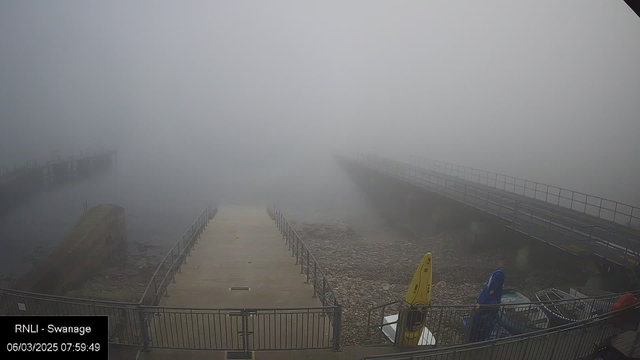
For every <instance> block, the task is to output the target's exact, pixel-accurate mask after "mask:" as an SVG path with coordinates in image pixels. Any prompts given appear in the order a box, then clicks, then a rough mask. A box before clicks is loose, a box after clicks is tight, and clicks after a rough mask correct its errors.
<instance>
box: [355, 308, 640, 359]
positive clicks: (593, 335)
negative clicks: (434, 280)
mask: <svg viewBox="0 0 640 360" xmlns="http://www.w3.org/2000/svg"><path fill="white" fill-rule="evenodd" d="M639 311H640V305H634V306H632V307H629V308H625V309H621V310H617V311H614V312H610V313H607V314H603V315H599V316H596V317H593V318H590V319H587V320H583V321H579V322H575V323H570V324H566V325H563V326H559V327H557V328H554V329H552V330H541V331H536V332H531V333H525V334H521V335H517V336H510V337H504V338H496V339H493V340H489V341H482V342H478V343H471V344H464V345H457V346H450V347H445V348H431V349H425V350H419V351H409V352H403V353H396V354H389V355H374V356H368V357H365V358H364V360H373V359H377V360H381V359H385V360H432V359H433V360H435V359H438V360H453V359H455V360H466V359H469V360H471V359H525V360H529V359H530V360H543V359H567V360H574V359H580V358H584V357H585V356H589V355H593V354H594V353H596V352H597V351H598V350H600V348H601V347H602V345H603V344H605V343H606V341H607V339H610V338H611V337H612V336H615V335H618V334H620V333H621V332H623V331H626V330H631V331H635V330H636V328H637V327H638V320H637V314H638V312H639ZM614 320H617V321H620V322H624V324H623V325H622V326H619V325H620V324H614V323H613V321H614Z"/></svg>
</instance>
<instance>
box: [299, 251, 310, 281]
mask: <svg viewBox="0 0 640 360" xmlns="http://www.w3.org/2000/svg"><path fill="white" fill-rule="evenodd" d="M307 251H309V250H307ZM300 274H304V246H303V247H302V248H301V249H300Z"/></svg>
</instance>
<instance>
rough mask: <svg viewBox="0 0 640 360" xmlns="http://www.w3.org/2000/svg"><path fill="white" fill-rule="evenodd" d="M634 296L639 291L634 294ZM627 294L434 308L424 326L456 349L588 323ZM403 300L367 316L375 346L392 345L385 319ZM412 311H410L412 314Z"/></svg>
mask: <svg viewBox="0 0 640 360" xmlns="http://www.w3.org/2000/svg"><path fill="white" fill-rule="evenodd" d="M631 293H632V294H633V295H635V296H639V295H640V291H634V292H631ZM623 294H625V293H619V294H610V295H602V296H597V297H589V298H575V299H566V300H555V301H532V302H528V303H518V304H508V303H506V304H500V305H433V306H430V307H428V308H427V309H426V311H425V312H423V313H424V315H425V316H426V322H425V326H426V327H427V328H428V329H429V331H431V333H432V334H433V337H434V338H435V346H437V347H442V346H453V345H460V344H465V343H468V342H477V341H486V340H492V339H497V338H502V337H506V336H511V335H517V334H520V333H526V332H534V331H538V330H544V329H552V328H554V327H558V326H561V325H565V324H567V323H571V322H578V321H582V320H587V319H590V318H593V317H596V316H599V315H601V314H606V313H609V312H611V311H613V304H614V303H615V302H616V301H617V300H618V299H619V298H620V296H622V295H623ZM401 303H402V300H398V301H394V302H390V303H386V304H382V305H379V306H376V307H373V308H371V309H370V310H369V312H368V315H367V328H366V331H367V339H368V341H369V342H370V343H372V344H390V343H391V342H390V341H389V340H388V339H387V338H386V337H384V336H383V333H382V331H381V329H382V327H383V326H386V325H391V324H397V321H392V322H388V323H386V324H384V323H383V319H384V317H385V316H389V315H394V314H397V313H398V309H399V307H400V305H401ZM410 311H411V310H410ZM414 311H417V310H414ZM479 315H482V316H483V317H485V318H491V319H493V320H494V322H492V323H491V328H489V327H483V326H484V324H487V323H486V322H485V323H476V324H473V319H474V316H479Z"/></svg>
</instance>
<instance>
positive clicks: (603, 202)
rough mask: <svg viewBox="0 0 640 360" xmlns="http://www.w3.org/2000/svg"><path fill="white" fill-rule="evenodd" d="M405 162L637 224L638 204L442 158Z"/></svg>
mask: <svg viewBox="0 0 640 360" xmlns="http://www.w3.org/2000/svg"><path fill="white" fill-rule="evenodd" d="M409 163H410V164H411V165H414V166H418V167H422V168H424V169H427V170H431V171H435V172H438V173H441V174H445V175H449V176H453V177H456V178H458V179H463V180H467V181H471V182H474V183H477V184H480V185H484V186H487V187H490V188H494V189H498V190H503V191H506V192H510V193H514V194H517V195H522V196H525V197H528V198H531V199H535V200H539V201H543V202H545V203H549V204H553V205H557V206H561V207H563V208H567V209H571V210H574V211H578V212H580V213H584V214H587V215H591V216H595V217H598V218H600V219H603V220H607V221H612V222H615V223H617V224H620V225H624V226H626V227H629V228H632V229H634V230H638V229H639V228H640V208H638V207H636V206H633V205H629V204H625V203H621V202H618V201H614V200H609V199H605V198H602V197H599V196H594V195H589V194H585V193H582V192H579V191H574V190H569V189H564V188H562V187H558V186H553V185H548V184H545V183H541V182H537V181H531V180H526V179H521V178H517V177H514V176H509V175H503V174H498V173H494V172H491V171H485V170H479V169H475V168H472V167H467V166H461V165H456V164H451V163H447V162H443V161H437V160H432V159H427V158H423V157H418V156H411V157H410V159H409Z"/></svg>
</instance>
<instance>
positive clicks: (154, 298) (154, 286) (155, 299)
mask: <svg viewBox="0 0 640 360" xmlns="http://www.w3.org/2000/svg"><path fill="white" fill-rule="evenodd" d="M142 300H144V299H142ZM157 304H158V285H156V277H155V276H154V277H153V305H157Z"/></svg>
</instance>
